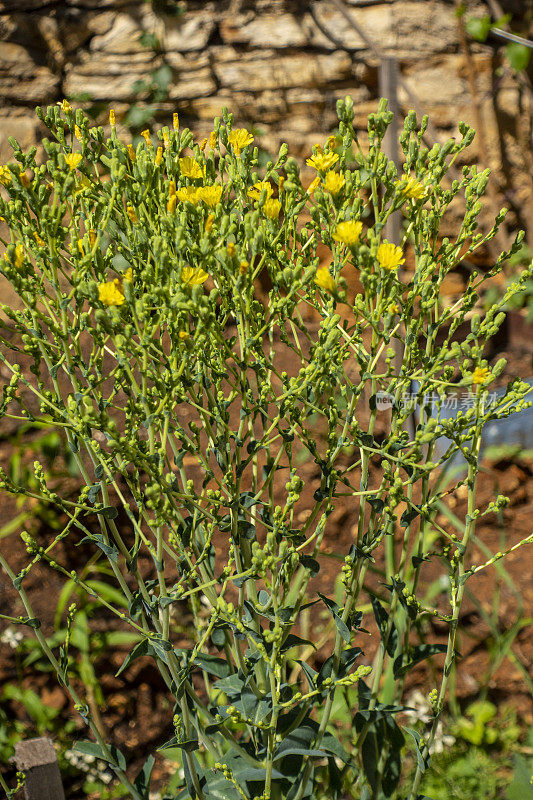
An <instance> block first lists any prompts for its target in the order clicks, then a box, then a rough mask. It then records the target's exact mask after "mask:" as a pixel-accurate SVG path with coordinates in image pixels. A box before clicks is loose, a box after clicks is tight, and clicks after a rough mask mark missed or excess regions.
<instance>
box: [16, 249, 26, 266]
mask: <svg viewBox="0 0 533 800" xmlns="http://www.w3.org/2000/svg"><path fill="white" fill-rule="evenodd" d="M23 264H24V248H23V246H22V245H21V244H17V246H16V247H15V266H16V267H17V269H20V267H21V266H22V265H23Z"/></svg>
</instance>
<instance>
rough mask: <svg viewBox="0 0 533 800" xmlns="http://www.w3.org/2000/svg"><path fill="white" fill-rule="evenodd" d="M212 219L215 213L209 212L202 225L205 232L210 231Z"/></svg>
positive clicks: (213, 219)
mask: <svg viewBox="0 0 533 800" xmlns="http://www.w3.org/2000/svg"><path fill="white" fill-rule="evenodd" d="M214 221H215V215H214V214H209V216H208V218H207V219H206V221H205V226H204V230H205V232H206V233H211V229H212V227H213V222H214Z"/></svg>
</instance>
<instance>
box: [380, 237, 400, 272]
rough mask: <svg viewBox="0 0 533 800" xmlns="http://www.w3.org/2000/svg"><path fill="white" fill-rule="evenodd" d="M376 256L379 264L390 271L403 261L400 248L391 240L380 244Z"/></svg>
mask: <svg viewBox="0 0 533 800" xmlns="http://www.w3.org/2000/svg"><path fill="white" fill-rule="evenodd" d="M377 257H378V264H379V266H380V267H382V268H383V269H387V270H390V271H392V270H393V269H398V267H399V266H400V264H403V263H404V262H405V258H404V257H403V250H402V248H401V247H398V246H397V245H395V244H392V243H391V242H383V244H380V246H379V247H378V253H377Z"/></svg>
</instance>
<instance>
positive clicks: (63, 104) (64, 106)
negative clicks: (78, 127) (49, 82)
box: [58, 100, 72, 114]
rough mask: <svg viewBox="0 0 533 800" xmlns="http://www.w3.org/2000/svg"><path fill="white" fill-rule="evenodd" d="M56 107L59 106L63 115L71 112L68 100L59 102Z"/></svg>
mask: <svg viewBox="0 0 533 800" xmlns="http://www.w3.org/2000/svg"><path fill="white" fill-rule="evenodd" d="M58 105H60V106H61V108H62V109H63V113H64V114H68V113H69V112H70V111H72V106H71V105H70V103H69V101H68V100H60V101H59V103H58Z"/></svg>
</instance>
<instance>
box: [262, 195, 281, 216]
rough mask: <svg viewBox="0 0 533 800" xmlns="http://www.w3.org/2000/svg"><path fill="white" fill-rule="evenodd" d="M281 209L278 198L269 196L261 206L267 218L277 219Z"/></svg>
mask: <svg viewBox="0 0 533 800" xmlns="http://www.w3.org/2000/svg"><path fill="white" fill-rule="evenodd" d="M280 211H281V203H280V201H279V200H276V199H275V198H273V197H271V198H269V199H268V200H265V204H264V206H263V213H264V214H265V216H267V217H268V218H269V219H277V218H278V217H279V212H280Z"/></svg>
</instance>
